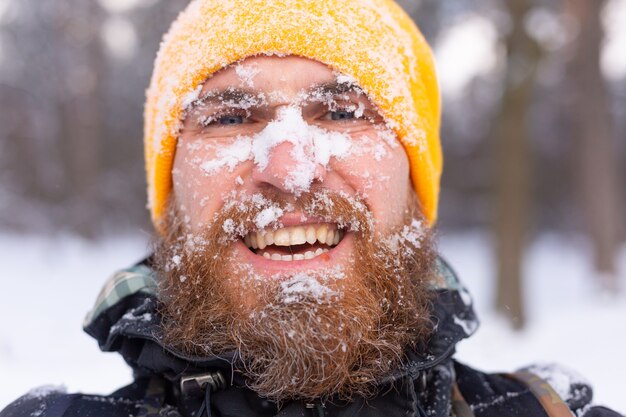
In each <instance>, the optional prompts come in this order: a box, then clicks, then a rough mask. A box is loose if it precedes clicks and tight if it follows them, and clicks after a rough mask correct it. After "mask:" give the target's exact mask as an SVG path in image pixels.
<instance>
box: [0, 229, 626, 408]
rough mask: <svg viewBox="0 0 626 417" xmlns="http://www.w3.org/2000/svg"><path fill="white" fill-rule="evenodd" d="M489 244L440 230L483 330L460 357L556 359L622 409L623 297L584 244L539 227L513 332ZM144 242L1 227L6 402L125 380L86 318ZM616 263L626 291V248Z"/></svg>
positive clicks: (483, 362)
mask: <svg viewBox="0 0 626 417" xmlns="http://www.w3.org/2000/svg"><path fill="white" fill-rule="evenodd" d="M488 244H489V241H488V240H487V239H486V238H485V237H484V236H482V235H481V234H477V233H472V234H466V235H451V236H442V241H441V250H442V252H443V253H444V255H445V256H446V257H447V258H448V260H449V261H450V262H451V263H452V265H453V266H454V267H455V269H456V270H457V271H458V272H459V273H460V275H461V277H462V278H463V280H464V281H465V283H466V284H467V285H468V287H469V288H470V290H471V291H472V292H473V293H474V296H475V301H476V304H477V310H478V312H479V315H480V317H481V318H482V326H481V329H480V330H479V331H478V334H477V335H476V336H475V337H474V338H473V339H471V340H469V341H465V342H463V343H462V344H461V345H460V346H459V355H458V356H459V358H461V359H462V360H463V361H465V362H468V363H471V364H472V365H474V366H477V367H480V368H483V369H486V370H490V371H501V370H512V369H514V368H516V367H519V366H523V365H526V364H530V363H532V362H537V361H541V362H550V361H558V362H560V363H564V364H567V365H569V366H570V367H571V368H573V369H575V370H577V371H578V372H579V373H581V374H583V375H585V376H586V377H587V379H589V380H590V381H591V382H592V383H593V385H594V387H595V391H596V395H595V397H596V402H598V403H602V404H607V405H610V406H611V407H613V408H614V409H617V410H618V411H620V412H622V413H626V396H624V395H623V392H622V391H623V388H624V385H625V384H624V382H623V381H624V375H626V356H625V355H624V354H623V351H624V349H625V348H626V295H624V294H622V295H620V296H615V295H613V296H609V295H606V294H602V293H599V292H598V291H597V290H596V289H595V288H594V286H593V283H592V280H590V279H588V277H589V276H591V274H592V273H591V272H590V267H589V264H588V260H587V256H586V253H587V251H586V248H585V245H584V244H582V243H581V242H577V241H576V240H572V239H563V238H558V237H555V236H544V237H542V238H541V239H539V240H538V241H537V242H536V243H535V244H534V245H533V247H532V249H531V251H530V254H529V260H528V264H527V267H526V273H527V276H528V282H527V286H526V289H525V292H526V297H527V307H528V310H529V311H528V314H529V325H528V328H527V330H525V331H524V332H523V333H514V332H512V331H510V330H508V327H507V326H506V325H505V324H504V323H502V322H501V321H500V320H499V319H498V318H497V317H496V316H495V315H494V314H493V313H491V312H490V309H489V303H490V300H491V298H492V290H491V288H490V285H491V280H492V277H493V273H492V269H491V268H490V267H489V265H490V259H491V254H490V251H489V249H488V247H489V246H488ZM146 248H147V243H146V239H145V237H141V236H135V237H125V238H118V239H108V240H105V241H103V242H101V243H98V244H93V243H86V242H84V241H82V240H80V239H76V238H73V237H68V236H57V237H52V238H50V237H48V238H42V237H23V236H19V237H18V236H15V235H6V234H0V261H1V263H2V266H3V268H2V275H1V277H0V285H1V287H0V288H2V289H1V290H0V409H1V408H3V407H4V406H5V405H6V404H8V403H9V402H10V401H11V400H13V399H14V398H16V397H17V396H19V395H21V394H23V393H24V392H26V391H28V390H29V389H31V388H33V387H35V386H40V385H47V384H52V385H64V386H65V387H67V389H68V390H70V391H76V390H81V391H86V392H93V393H107V392H110V391H112V390H113V389H115V388H117V387H119V386H121V385H123V384H125V383H127V382H129V381H130V378H131V375H130V372H129V371H128V369H127V367H126V366H125V364H124V363H123V361H122V360H121V359H120V358H119V357H118V356H117V355H114V354H106V355H105V354H101V353H100V352H99V350H98V348H97V346H96V343H95V342H94V341H93V340H91V339H90V338H89V337H88V336H87V335H85V334H83V333H82V332H81V322H82V319H83V316H84V314H85V313H86V312H87V310H88V309H89V308H90V306H91V303H92V302H93V300H94V299H95V297H96V294H97V292H98V290H99V287H100V285H101V283H102V281H103V280H104V279H106V278H107V276H108V275H109V274H110V273H111V271H113V270H114V269H116V268H119V267H123V266H126V265H129V264H131V263H132V262H135V261H136V260H138V259H140V258H141V257H142V256H143V254H144V253H145V252H146ZM620 268H621V271H622V276H621V285H622V288H624V289H625V290H626V275H625V274H626V248H625V250H624V251H623V253H622V256H621V265H620Z"/></svg>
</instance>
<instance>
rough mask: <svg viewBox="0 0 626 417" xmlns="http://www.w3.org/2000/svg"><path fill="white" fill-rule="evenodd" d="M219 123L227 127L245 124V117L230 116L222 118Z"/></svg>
mask: <svg viewBox="0 0 626 417" xmlns="http://www.w3.org/2000/svg"><path fill="white" fill-rule="evenodd" d="M218 121H219V124H221V125H225V126H231V125H240V124H242V123H243V122H244V117H243V116H236V115H230V116H224V117H220V118H219V119H218Z"/></svg>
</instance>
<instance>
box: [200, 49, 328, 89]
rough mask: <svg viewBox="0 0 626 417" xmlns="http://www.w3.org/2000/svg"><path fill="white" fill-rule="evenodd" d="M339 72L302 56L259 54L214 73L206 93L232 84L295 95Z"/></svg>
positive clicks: (205, 85)
mask: <svg viewBox="0 0 626 417" xmlns="http://www.w3.org/2000/svg"><path fill="white" fill-rule="evenodd" d="M337 75H338V73H336V72H335V71H333V70H332V69H331V68H329V67H328V66H327V65H324V64H322V63H320V62H317V61H314V60H311V59H308V58H302V57H298V56H284V57H280V56H255V57H250V58H246V59H245V60H242V61H240V62H237V63H235V64H231V65H229V66H228V67H226V68H224V69H222V70H221V71H219V72H217V73H216V74H214V75H213V76H212V77H211V78H209V79H208V80H207V81H206V82H205V83H204V85H203V88H202V94H206V93H208V92H210V91H216V90H226V89H228V88H233V87H234V88H245V89H246V90H257V91H263V92H280V93H283V94H285V95H288V96H291V95H296V94H298V93H300V92H301V91H303V90H305V89H308V88H310V87H311V86H314V85H321V84H324V83H329V82H332V81H333V80H335V79H336V78H337Z"/></svg>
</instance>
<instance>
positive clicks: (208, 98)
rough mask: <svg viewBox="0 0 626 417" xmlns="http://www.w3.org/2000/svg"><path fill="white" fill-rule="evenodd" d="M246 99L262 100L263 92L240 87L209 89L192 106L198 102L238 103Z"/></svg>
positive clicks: (263, 98) (263, 97)
mask: <svg viewBox="0 0 626 417" xmlns="http://www.w3.org/2000/svg"><path fill="white" fill-rule="evenodd" d="M248 100H258V101H264V100H265V94H263V93H259V92H255V91H251V90H246V89H242V88H235V87H228V88H227V89H225V90H214V91H209V92H208V93H206V94H205V95H203V96H202V97H200V98H199V99H198V100H196V101H195V102H194V103H193V104H192V106H196V105H198V104H205V103H208V104H223V103H238V102H242V101H248Z"/></svg>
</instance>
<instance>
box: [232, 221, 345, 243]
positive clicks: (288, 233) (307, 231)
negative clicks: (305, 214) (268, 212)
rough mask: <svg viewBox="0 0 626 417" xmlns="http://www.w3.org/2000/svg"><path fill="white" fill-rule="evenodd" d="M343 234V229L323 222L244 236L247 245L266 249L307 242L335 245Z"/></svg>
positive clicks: (262, 231) (261, 231)
mask: <svg viewBox="0 0 626 417" xmlns="http://www.w3.org/2000/svg"><path fill="white" fill-rule="evenodd" d="M342 236H343V232H342V231H341V230H337V229H336V228H335V227H333V226H329V225H326V224H322V225H307V226H292V227H284V228H282V229H278V230H260V231H258V232H250V233H248V234H247V235H246V236H245V237H244V242H245V243H246V246H248V247H249V248H253V249H265V247H267V246H268V245H276V246H294V245H303V244H305V243H308V244H311V245H312V244H314V243H315V242H319V243H322V244H325V245H328V246H334V245H337V244H338V243H339V241H340V240H341V238H342Z"/></svg>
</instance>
